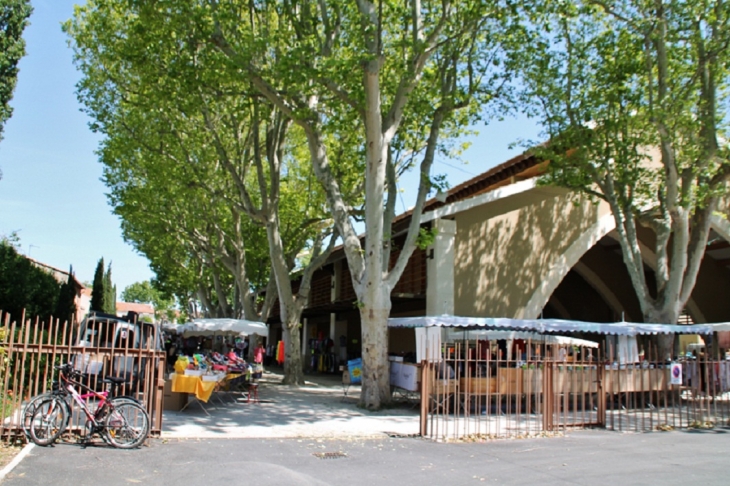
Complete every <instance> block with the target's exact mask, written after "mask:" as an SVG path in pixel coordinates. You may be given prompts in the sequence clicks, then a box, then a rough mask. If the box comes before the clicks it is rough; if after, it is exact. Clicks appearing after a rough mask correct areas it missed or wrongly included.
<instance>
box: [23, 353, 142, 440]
mask: <svg viewBox="0 0 730 486" xmlns="http://www.w3.org/2000/svg"><path fill="white" fill-rule="evenodd" d="M55 368H56V369H57V370H59V371H60V373H59V378H60V380H59V383H62V384H63V386H59V387H58V391H57V392H51V395H52V396H51V397H50V398H46V399H43V400H41V401H40V403H38V405H37V406H36V407H35V410H34V411H33V415H32V417H31V419H30V423H29V431H30V438H31V440H32V441H33V442H34V443H35V444H37V445H40V446H48V445H51V444H53V443H54V442H55V441H56V439H58V437H60V436H61V434H63V433H64V432H65V430H66V428H67V426H68V423H69V420H70V417H71V412H72V406H73V404H74V402H75V403H76V404H77V405H78V406H79V408H81V410H82V411H83V413H84V415H85V416H86V427H85V429H86V432H87V433H86V434H85V436H84V437H85V439H86V440H87V441H88V440H90V439H91V437H92V436H93V435H94V434H99V436H100V437H101V438H102V439H103V440H104V441H105V442H107V443H108V444H111V445H112V446H114V447H117V448H120V449H132V448H135V447H138V446H139V445H140V444H142V443H143V442H144V441H145V440H146V439H147V436H148V435H149V431H150V419H149V415H148V414H147V411H146V410H145V409H144V407H142V405H140V404H139V402H138V401H136V400H134V399H132V398H131V397H113V396H112V397H111V398H110V397H109V391H108V390H105V391H103V392H96V391H94V390H92V389H91V388H90V387H88V386H86V385H84V384H82V383H79V382H78V381H75V379H74V378H78V377H80V376H82V375H81V373H79V372H78V371H75V370H73V368H72V367H71V365H70V364H67V365H63V366H56V367H55ZM104 382H105V383H109V384H111V386H112V387H116V386H118V385H120V384H122V383H124V382H125V380H124V379H122V378H116V377H107V378H105V379H104ZM76 387H80V388H81V389H83V390H85V391H86V392H87V393H85V394H83V395H82V394H81V393H79V392H78V391H77V389H76ZM61 390H64V391H61ZM68 397H71V398H72V399H73V400H68ZM88 398H97V399H99V403H98V406H97V407H96V410H95V411H93V412H92V411H91V410H90V409H89V407H88V405H87V404H86V402H85V400H86V399H88ZM69 402H70V403H69Z"/></svg>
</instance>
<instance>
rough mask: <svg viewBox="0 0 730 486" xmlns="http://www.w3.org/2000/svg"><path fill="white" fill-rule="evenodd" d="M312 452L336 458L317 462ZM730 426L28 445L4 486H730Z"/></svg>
mask: <svg viewBox="0 0 730 486" xmlns="http://www.w3.org/2000/svg"><path fill="white" fill-rule="evenodd" d="M317 453H344V454H345V457H340V458H328V459H320V458H318V457H317V456H316V455H315V454H317ZM729 457H730V429H721V430H715V431H702V432H699V431H697V432H656V433H650V434H620V433H616V432H605V431H577V432H571V433H569V434H568V435H567V436H566V437H559V438H543V439H524V440H502V441H493V442H489V443H454V444H443V443H434V442H431V441H427V440H423V439H415V438H381V439H367V438H357V439H350V440H343V439H167V440H154V441H152V443H151V444H150V446H149V447H144V448H142V449H139V450H134V451H119V450H114V449H110V448H108V447H106V446H101V445H99V446H92V447H87V448H81V447H79V446H76V445H68V444H60V445H57V446H55V447H52V448H39V447H36V448H34V449H33V450H32V451H31V454H29V455H28V456H27V457H26V458H25V459H24V460H23V461H22V462H21V463H20V464H19V465H18V466H17V467H16V468H15V469H14V470H13V471H12V472H11V473H10V474H9V475H8V476H7V477H6V478H5V480H4V481H3V483H2V485H3V486H24V485H38V484H56V485H95V486H96V485H122V484H124V485H129V484H134V483H137V484H139V483H143V484H150V483H151V484H170V485H182V484H185V485H193V484H195V485H203V484H204V485H206V486H207V485H213V484H219V485H224V484H225V485H234V484H256V485H257V486H265V485H338V486H350V485H378V484H398V485H402V486H408V485H418V486H423V485H429V484H449V485H461V484H479V483H487V482H489V483H492V484H519V485H529V484H541V485H551V484H583V485H594V484H620V485H622V486H624V485H631V484H642V485H644V484H668V485H672V484H683V485H686V484H703V485H715V484H717V485H720V484H722V485H726V484H729V483H730V461H728V458H729Z"/></svg>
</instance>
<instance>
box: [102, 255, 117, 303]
mask: <svg viewBox="0 0 730 486" xmlns="http://www.w3.org/2000/svg"><path fill="white" fill-rule="evenodd" d="M104 312H106V313H107V314H116V313H117V289H116V287H115V286H114V285H113V284H112V263H111V262H109V266H108V267H107V270H106V273H105V274H104Z"/></svg>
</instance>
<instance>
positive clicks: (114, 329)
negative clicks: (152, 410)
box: [74, 312, 164, 388]
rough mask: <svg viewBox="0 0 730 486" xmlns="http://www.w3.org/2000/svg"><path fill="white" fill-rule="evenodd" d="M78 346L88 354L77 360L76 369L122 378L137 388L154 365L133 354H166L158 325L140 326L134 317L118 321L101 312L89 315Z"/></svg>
mask: <svg viewBox="0 0 730 486" xmlns="http://www.w3.org/2000/svg"><path fill="white" fill-rule="evenodd" d="M77 345H78V346H83V347H84V348H88V351H84V352H82V353H78V354H77V355H76V356H75V358H74V366H75V368H76V369H78V370H79V371H82V372H83V373H86V374H89V375H99V374H103V375H105V376H106V375H113V376H119V377H122V378H125V379H127V380H128V381H131V382H132V383H133V387H134V388H136V387H137V384H138V382H139V381H140V380H142V379H143V377H144V373H145V370H146V368H147V366H148V365H150V364H154V363H149V358H148V357H144V356H140V354H139V353H135V352H134V351H136V350H140V349H145V350H156V351H163V346H162V337H161V335H160V330H159V328H158V327H157V325H156V324H152V323H148V322H138V321H137V320H136V316H135V315H128V316H127V317H118V316H115V315H111V314H103V313H98V312H97V313H92V314H89V315H88V316H87V317H86V318H85V319H84V321H83V322H82V323H81V326H80V328H79V333H78V342H77ZM163 357H164V356H163Z"/></svg>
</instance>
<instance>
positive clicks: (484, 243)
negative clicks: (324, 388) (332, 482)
mask: <svg viewBox="0 0 730 486" xmlns="http://www.w3.org/2000/svg"><path fill="white" fill-rule="evenodd" d="M546 164H547V163H546V162H544V161H541V160H539V159H538V158H536V157H535V156H534V155H531V154H530V153H525V154H522V155H519V156H517V157H515V158H513V159H511V160H509V161H507V162H505V163H503V164H501V165H499V166H497V167H495V168H493V169H491V170H489V171H487V172H485V173H483V174H481V175H479V176H477V177H474V178H473V179H471V180H468V181H466V182H464V183H462V184H460V185H458V186H456V187H454V188H452V189H451V190H449V191H448V192H447V193H446V194H445V197H439V198H438V199H436V198H434V199H432V200H430V201H429V202H428V203H427V204H426V207H425V210H424V214H423V215H422V216H421V223H422V225H423V226H424V227H430V228H435V229H436V230H437V235H436V239H435V241H434V244H433V245H432V246H431V247H430V248H428V249H426V250H416V251H415V252H414V254H413V255H412V257H411V259H410V261H409V264H408V266H407V268H406V270H405V272H404V274H403V277H402V278H401V281H400V282H399V284H398V286H397V287H396V288H395V289H394V290H393V293H392V301H393V307H392V311H391V317H407V316H421V315H441V314H450V315H458V316H465V317H508V318H523V319H529V318H537V317H540V316H543V317H546V318H547V317H553V318H562V319H573V320H582V321H593V322H616V321H621V320H625V321H630V322H631V321H632V322H641V321H642V313H641V309H640V307H639V302H638V299H637V298H636V295H635V293H634V290H633V287H632V285H631V281H630V279H629V275H628V272H627V270H626V267H625V265H624V263H623V258H622V254H621V249H620V246H619V244H618V241H617V238H616V233H615V222H614V218H613V215H612V214H611V212H610V210H609V208H608V205H607V204H606V203H603V202H601V203H595V202H591V201H588V200H586V199H581V198H580V197H576V194H575V193H571V192H569V191H568V190H566V189H563V188H559V187H550V186H541V185H538V184H537V180H538V177H539V175H540V174H541V173H543V172H544V170H545V168H546ZM442 196H443V195H442ZM411 217H412V215H411V214H410V213H405V214H402V215H400V216H399V217H398V218H396V220H395V222H394V227H393V232H392V234H393V235H395V245H394V247H396V248H397V246H398V241H399V238H404V237H405V231H406V229H407V226H408V223H409V221H410V218H411ZM639 231H640V234H639V237H640V240H641V242H642V243H643V245H642V252H643V256H644V264H645V270H646V273H647V277H648V278H649V279H650V280H651V279H652V278H653V268H655V258H654V255H653V254H652V250H651V249H652V248H653V238H654V235H653V234H652V232H651V231H650V230H648V229H645V228H639ZM729 241H730V224H729V223H728V222H727V220H726V219H724V218H722V217H720V216H717V215H716V216H713V221H712V231H711V234H710V238H709V244H708V247H707V249H706V253H705V258H704V260H703V262H702V266H701V269H700V272H699V275H698V278H697V283H696V285H695V289H694V292H693V294H692V297H691V299H690V301H689V302H688V304H687V306H686V309H685V312H686V318H687V320H688V321H690V322H694V323H709V322H723V321H730V299H728V298H726V296H727V295H728V291H730V244H729V243H728V242H729ZM396 256H397V250H396V254H394V255H393V258H392V261H394V260H395V257H396ZM344 258H345V257H344V253H343V252H342V251H338V252H335V254H333V255H332V257H331V258H330V260H329V261H328V263H327V264H326V265H325V266H324V267H323V268H322V269H321V270H320V271H319V272H318V273H317V275H316V276H315V278H314V280H313V284H312V293H311V295H310V302H309V306H308V307H307V309H306V310H305V312H304V314H303V317H304V322H303V327H302V328H303V331H302V332H303V336H302V352H303V353H304V355H305V356H312V355H314V354H316V353H328V354H332V355H334V356H335V360H336V359H337V358H339V359H340V360H342V359H343V358H344V357H346V356H347V357H352V356H356V355H357V354H358V350H359V336H360V332H359V331H360V329H359V319H360V318H359V313H358V311H357V308H356V307H355V305H354V304H355V300H356V299H355V294H354V291H353V289H352V283H351V280H350V275H349V272H348V269H347V264H346V262H345V260H344ZM274 308H275V309H276V308H277V306H274ZM277 318H278V316H277V315H276V314H274V315H273V316H272V318H271V320H270V322H271V323H272V332H271V333H270V335H271V336H272V337H274V338H276V336H281V331H280V330H278V331H277V325H276V324H275V323H276V320H277ZM279 329H280V327H279ZM412 333H413V331H412V330H409V329H391V330H390V345H389V347H390V349H389V351H390V352H408V351H410V350H413V349H415V338H414V337H413V336H412ZM309 364H310V366H309V368H312V367H317V366H319V367H320V368H321V365H320V361H315V360H314V359H312V360H311V362H310V363H309ZM306 368H307V361H306V360H305V369H306ZM320 371H321V369H320Z"/></svg>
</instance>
